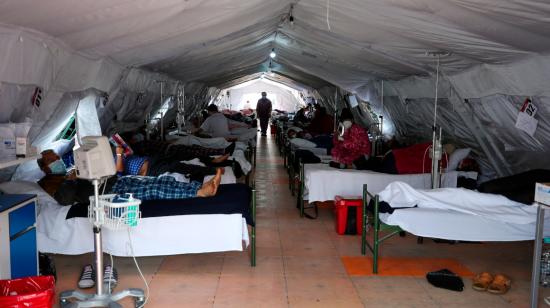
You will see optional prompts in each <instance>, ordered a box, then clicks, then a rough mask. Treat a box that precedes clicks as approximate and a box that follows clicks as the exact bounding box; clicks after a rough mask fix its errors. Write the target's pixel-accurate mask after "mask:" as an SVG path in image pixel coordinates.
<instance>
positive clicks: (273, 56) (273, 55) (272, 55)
mask: <svg viewBox="0 0 550 308" xmlns="http://www.w3.org/2000/svg"><path fill="white" fill-rule="evenodd" d="M269 56H270V57H271V59H273V58H275V57H276V56H277V54H276V53H275V48H272V49H271V52H270V53H269Z"/></svg>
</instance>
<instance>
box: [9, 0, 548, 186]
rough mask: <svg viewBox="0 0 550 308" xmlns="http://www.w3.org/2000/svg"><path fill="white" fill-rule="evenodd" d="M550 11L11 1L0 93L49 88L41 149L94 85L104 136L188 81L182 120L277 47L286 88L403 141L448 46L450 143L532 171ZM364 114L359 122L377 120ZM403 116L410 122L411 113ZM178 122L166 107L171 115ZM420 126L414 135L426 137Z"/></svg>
mask: <svg viewBox="0 0 550 308" xmlns="http://www.w3.org/2000/svg"><path fill="white" fill-rule="evenodd" d="M291 4H292V5H294V9H293V18H294V22H293V24H290V23H289V19H288V17H289V10H290V6H291ZM30 7H32V9H29V8H30ZM549 14H550V3H549V2H547V1H540V0H514V1H512V0H450V1H433V0H415V1H411V0H391V1H379V0H351V1H350V0H331V1H328V2H325V1H317V0H301V1H299V2H296V1H294V0H282V1H261V0H248V1H239V2H235V1H231V0H189V1H180V0H159V1H145V0H138V1H130V2H128V1H121V0H112V1H81V2H78V3H74V1H69V0H51V1H39V2H36V1H33V2H32V3H31V0H6V1H2V3H1V4H0V58H1V59H3V60H2V62H1V63H0V83H2V84H1V85H0V90H1V89H2V88H4V89H8V88H10V87H11V86H12V85H13V86H19V87H23V88H25V87H29V88H28V89H30V88H32V87H34V86H39V87H41V88H43V91H44V92H43V95H44V98H43V101H42V104H41V106H40V107H39V109H38V110H39V112H35V113H34V114H32V118H33V123H34V125H33V128H32V130H31V133H30V135H31V136H32V137H33V138H34V139H36V140H38V141H39V143H47V142H51V140H48V139H49V138H50V137H45V133H43V131H44V130H46V129H49V128H50V127H51V126H50V124H48V122H49V121H50V119H51V118H52V117H55V116H56V114H59V113H65V111H61V110H64V108H65V107H64V106H65V105H64V104H66V103H62V101H63V102H64V101H65V100H66V94H67V93H70V95H74V93H78V92H79V91H88V90H91V89H94V91H99V92H101V93H102V95H103V96H105V97H108V98H109V99H108V100H107V103H106V106H105V108H104V109H103V110H99V115H100V121H101V123H102V126H105V127H103V130H104V131H111V130H113V129H114V128H115V126H117V125H118V124H117V123H118V122H120V124H123V126H124V125H127V124H128V122H131V124H132V125H137V124H141V123H142V122H143V120H144V118H145V116H146V115H147V114H148V113H151V112H153V113H155V112H156V110H157V109H158V108H159V107H160V104H161V101H160V95H159V93H158V92H159V87H158V83H156V82H155V81H158V80H164V81H166V82H167V85H168V86H167V91H166V95H175V89H176V88H177V85H178V84H184V85H185V87H186V91H185V93H186V96H188V97H189V99H188V100H186V113H187V112H188V111H189V112H190V114H195V113H196V112H198V110H200V109H202V108H204V106H205V105H206V104H208V103H209V102H210V101H211V100H212V98H213V97H216V96H217V93H219V91H220V90H219V89H221V88H226V87H230V86H233V85H235V84H236V83H239V82H242V81H248V80H251V79H252V78H255V77H254V76H257V75H258V74H259V73H260V72H262V71H265V70H266V69H267V64H268V63H269V61H270V59H269V57H268V55H267V54H268V52H269V51H270V50H271V49H272V48H275V50H276V52H277V57H276V58H275V59H273V60H272V61H273V70H274V72H275V73H276V74H277V76H279V77H277V78H280V79H281V81H283V83H287V84H293V83H294V84H305V85H308V86H311V88H312V89H311V91H312V92H314V93H316V94H315V95H316V96H318V98H321V99H322V102H323V104H324V105H325V106H326V107H327V108H328V109H329V112H331V113H332V112H336V111H337V110H340V109H341V108H342V107H343V103H342V102H343V100H342V97H343V96H345V95H346V94H348V93H353V94H357V96H358V97H359V98H361V100H363V101H365V102H368V104H369V105H370V108H371V109H372V110H373V111H374V112H375V113H376V114H381V115H383V116H384V119H385V124H389V125H385V127H390V128H392V127H395V129H390V130H386V129H385V130H384V132H385V133H387V134H396V135H397V136H398V137H405V136H407V135H410V134H411V131H410V130H409V129H411V128H412V126H413V125H415V123H414V122H415V121H416V120H418V121H419V122H420V119H423V120H422V121H421V122H422V123H424V122H426V121H427V119H429V118H430V114H431V112H433V111H431V110H430V108H429V103H430V101H433V97H434V90H435V89H434V84H435V78H434V77H435V58H434V57H433V56H429V55H426V52H429V51H448V52H451V54H450V55H449V56H447V57H443V58H442V59H441V73H442V74H441V76H440V77H441V82H440V86H439V89H438V91H439V97H440V98H441V99H442V100H443V102H444V103H443V106H444V107H442V108H445V110H444V111H442V118H441V119H442V121H445V123H440V124H442V125H444V126H445V127H446V128H447V129H446V130H447V131H448V133H447V134H448V135H449V137H450V138H451V137H452V138H457V139H460V140H459V142H462V143H463V144H465V145H472V146H473V147H474V148H475V151H476V154H477V155H479V156H480V157H481V159H482V160H484V161H485V163H484V165H485V166H487V169H491V170H492V171H494V172H496V173H497V174H499V175H507V174H511V173H514V172H516V171H517V170H519V169H520V168H524V169H525V168H528V167H530V166H532V164H529V163H528V162H527V161H528V160H529V159H528V158H526V157H536V156H537V157H538V156H541V155H545V154H546V153H548V149H547V148H546V147H545V145H546V144H547V142H548V139H547V130H546V125H547V123H546V122H545V121H544V120H542V121H541V119H543V116H546V115H547V113H546V107H545V106H546V105H547V98H548V97H550V94H549V92H550V90H549V88H548V86H547V81H548V80H550V78H549V77H550V73H549V72H550V56H549V54H550V37H548V35H547V33H549V32H550V21H549V19H548V15H549ZM291 80H292V81H291ZM382 80H384V84H385V87H384V95H383V96H384V99H383V101H384V104H382V94H381V92H380V90H379V89H378V86H379V85H380V83H381V81H382ZM4 84H7V85H8V86H4ZM187 88H189V90H188V89H187ZM192 88H193V89H192ZM10 89H11V88H10ZM9 91H12V90H9ZM27 92H28V91H27V90H25V91H22V92H18V91H15V92H11V93H5V94H2V93H0V99H3V100H5V99H8V100H10V101H11V102H10V103H7V104H6V103H5V102H4V101H2V102H0V103H2V108H8V107H5V106H17V107H14V111H13V112H12V115H13V117H14V118H16V117H19V115H18V114H19V112H22V110H27V109H26V108H29V107H28V106H27V107H19V104H15V103H13V100H17V101H18V102H19V101H21V102H23V104H25V103H24V101H25V100H26V99H27V98H26V97H27V96H28V94H27ZM335 93H336V95H335ZM527 96H531V97H533V98H534V100H535V102H536V103H535V104H539V105H541V106H543V107H541V106H539V109H541V110H540V114H538V115H537V119H539V121H540V122H539V125H540V126H539V129H538V130H537V132H536V134H535V136H534V137H531V136H529V135H527V134H523V133H522V132H519V133H518V132H517V131H516V130H515V128H514V127H513V122H511V121H512V119H514V118H515V116H516V114H517V110H516V108H517V104H518V101H521V100H522V98H524V97H527ZM138 97H140V99H139V100H138V99H137V98H138ZM466 101H468V103H466ZM188 102H189V104H190V106H187V104H188ZM447 102H448V103H447ZM537 102H538V103H537ZM9 108H11V107H9ZM18 108H19V109H18ZM58 108H61V109H59V110H58ZM360 108H361V112H360V113H359V112H356V113H355V114H356V115H357V116H358V117H359V120H360V121H361V122H362V123H364V124H365V125H370V123H372V122H371V121H374V120H376V119H372V118H371V119H369V118H368V117H369V116H370V115H369V114H367V113H366V112H363V111H367V108H365V106H364V105H361V107H360ZM449 108H450V109H449ZM16 109H17V110H16ZM135 110H140V112H141V114H138V113H134V111H135ZM411 112H412V113H413V114H415V115H418V118H417V119H412V120H411V119H408V117H409V115H410V113H411ZM476 112H477V113H476ZM491 114H498V115H499V116H501V117H503V118H499V119H498V121H496V120H495V119H494V118H492V117H491V116H490V115H491ZM115 116H116V119H117V123H115V124H116V125H115V124H112V122H113V119H114V118H115ZM173 116H174V110H171V111H170V113H169V114H168V115H167V118H169V117H173ZM5 117H6V118H7V115H6V116H5ZM10 117H11V115H10ZM491 121H496V122H491ZM488 123H493V124H494V125H495V126H498V127H499V128H498V129H494V128H493V127H492V126H491V125H488ZM417 132H418V133H419V134H422V135H421V136H415V138H427V137H429V136H427V135H426V134H427V133H426V132H424V131H422V132H421V131H420V130H418V131H417ZM507 135H512V136H514V137H513V140H510V139H507V138H508V137H507ZM466 137H468V138H466ZM512 141H513V142H514V144H511V142H512ZM540 144H542V146H541V145H540ZM518 145H519V147H520V149H515V150H514V151H511V150H510V149H511V148H514V146H518ZM535 145H536V147H535ZM506 149H508V150H509V151H506ZM509 152H510V153H509ZM511 152H514V153H524V152H528V153H531V154H529V155H526V156H525V155H523V154H521V155H520V154H514V155H512V156H509V155H508V154H511ZM517 163H519V164H521V165H520V166H519V167H516V165H515V164H517Z"/></svg>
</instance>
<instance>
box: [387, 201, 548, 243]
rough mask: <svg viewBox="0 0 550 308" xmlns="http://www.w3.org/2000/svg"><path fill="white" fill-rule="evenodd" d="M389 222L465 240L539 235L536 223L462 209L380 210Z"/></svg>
mask: <svg viewBox="0 0 550 308" xmlns="http://www.w3.org/2000/svg"><path fill="white" fill-rule="evenodd" d="M380 219H381V220H382V221H383V222H384V223H386V224H389V225H395V226H399V227H401V228H402V229H403V230H405V231H407V232H410V233H412V234H414V235H417V236H423V237H432V238H441V239H447V240H461V241H487V242H493V241H494V242H498V241H505V242H507V241H525V240H533V239H534V238H535V224H515V223H506V222H499V221H496V220H492V219H488V218H485V217H483V216H478V215H470V214H466V213H462V212H458V211H451V210H447V211H446V210H439V209H426V208H410V209H400V210H396V211H394V212H393V214H391V215H390V214H380ZM544 234H545V236H550V215H546V217H545V221H544Z"/></svg>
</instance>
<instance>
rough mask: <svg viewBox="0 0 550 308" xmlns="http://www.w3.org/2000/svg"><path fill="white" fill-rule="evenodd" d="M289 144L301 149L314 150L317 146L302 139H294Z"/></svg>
mask: <svg viewBox="0 0 550 308" xmlns="http://www.w3.org/2000/svg"><path fill="white" fill-rule="evenodd" d="M290 143H292V144H293V145H294V146H297V147H299V148H303V149H310V148H316V147H317V145H316V144H315V143H313V142H311V141H309V140H306V139H302V138H294V139H290Z"/></svg>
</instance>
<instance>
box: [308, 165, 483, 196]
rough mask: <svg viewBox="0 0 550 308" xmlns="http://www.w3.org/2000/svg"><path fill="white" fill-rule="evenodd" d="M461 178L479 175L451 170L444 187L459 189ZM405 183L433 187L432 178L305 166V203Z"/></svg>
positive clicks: (444, 178) (443, 178)
mask: <svg viewBox="0 0 550 308" xmlns="http://www.w3.org/2000/svg"><path fill="white" fill-rule="evenodd" d="M459 175H462V176H467V177H469V178H476V177H477V173H475V172H460V171H450V172H446V173H444V174H443V176H442V185H441V186H442V187H456V183H457V178H458V176H459ZM395 181H401V182H405V183H407V184H409V185H411V186H412V187H413V188H429V187H430V186H431V176H430V174H429V173H424V174H386V173H379V172H374V171H369V170H350V169H336V168H332V167H330V166H329V165H327V164H305V165H304V184H305V191H304V200H308V201H309V202H315V201H329V200H334V197H335V196H337V195H340V196H355V197H357V196H362V195H363V184H367V185H368V186H367V187H368V190H369V192H370V193H372V194H377V193H379V192H380V191H382V190H383V189H384V188H386V186H387V185H388V184H389V183H392V182H395Z"/></svg>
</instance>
